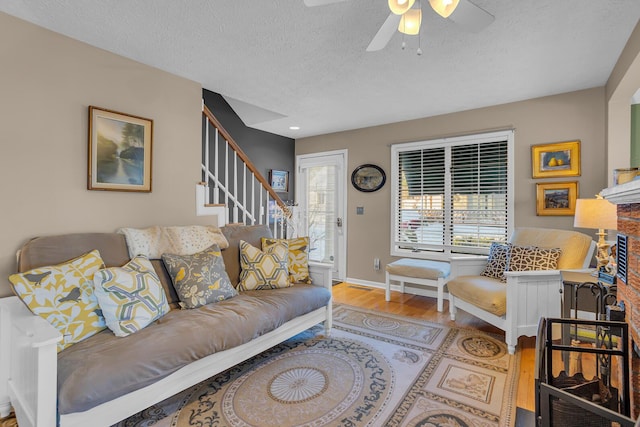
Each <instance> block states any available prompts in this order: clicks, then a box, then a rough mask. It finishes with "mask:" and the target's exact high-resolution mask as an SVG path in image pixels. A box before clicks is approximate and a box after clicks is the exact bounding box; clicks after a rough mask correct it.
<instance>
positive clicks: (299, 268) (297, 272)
mask: <svg viewBox="0 0 640 427" xmlns="http://www.w3.org/2000/svg"><path fill="white" fill-rule="evenodd" d="M280 242H286V243H287V245H288V246H289V280H290V281H291V283H306V284H310V283H311V277H309V238H308V237H297V238H294V239H272V238H268V237H263V238H262V250H266V249H268V248H270V247H272V246H273V245H276V244H278V243H280Z"/></svg>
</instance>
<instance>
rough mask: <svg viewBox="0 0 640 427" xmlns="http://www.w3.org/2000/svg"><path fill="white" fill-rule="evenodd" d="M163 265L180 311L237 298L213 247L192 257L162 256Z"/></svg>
mask: <svg viewBox="0 0 640 427" xmlns="http://www.w3.org/2000/svg"><path fill="white" fill-rule="evenodd" d="M162 262H163V263H164V265H165V267H166V268H167V271H168V272H169V275H170V276H171V280H172V281H173V287H174V288H175V290H176V293H177V294H178V297H179V298H180V306H181V307H182V308H196V307H200V306H202V305H205V304H210V303H213V302H218V301H223V300H225V299H227V298H232V297H234V296H236V295H238V291H236V290H235V288H234V287H233V286H232V285H231V281H230V280H229V275H228V274H227V271H226V270H225V266H224V261H223V260H222V252H221V251H220V248H219V247H218V245H216V244H213V245H212V246H210V247H209V248H207V249H205V250H204V251H202V252H198V253H197V254H193V255H173V254H162Z"/></svg>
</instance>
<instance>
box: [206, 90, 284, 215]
mask: <svg viewBox="0 0 640 427" xmlns="http://www.w3.org/2000/svg"><path fill="white" fill-rule="evenodd" d="M202 96H203V98H204V103H205V105H206V106H207V107H208V108H209V109H210V110H211V112H212V113H213V114H214V115H215V116H216V118H217V119H218V120H219V121H220V123H221V124H222V126H224V128H225V129H226V130H227V131H228V132H229V133H230V134H231V137H232V138H233V139H234V140H235V141H236V142H237V143H238V145H239V146H240V148H242V150H243V151H244V152H245V153H246V154H247V156H248V157H249V158H250V159H251V161H252V162H253V163H254V164H255V165H256V167H257V168H258V170H259V171H260V173H261V174H262V175H263V176H264V177H265V178H267V179H269V171H270V170H271V169H277V170H285V171H289V191H288V192H286V193H284V192H283V193H278V194H279V196H280V198H281V199H282V200H283V201H285V202H286V201H293V200H294V197H295V182H294V181H295V179H294V177H295V140H294V139H291V138H286V137H284V136H280V135H276V134H273V133H269V132H264V131H261V130H257V129H253V128H250V127H247V126H246V125H245V124H244V123H243V122H242V119H240V117H238V115H237V114H236V113H235V111H233V109H232V108H231V106H230V105H229V104H228V103H227V101H225V99H224V98H223V97H222V95H220V94H218V93H215V92H211V91H209V90H207V89H203V91H202ZM203 152H204V151H203ZM211 164H213V161H212V162H211Z"/></svg>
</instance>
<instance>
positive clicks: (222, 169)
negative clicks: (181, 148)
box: [201, 103, 291, 238]
mask: <svg viewBox="0 0 640 427" xmlns="http://www.w3.org/2000/svg"><path fill="white" fill-rule="evenodd" d="M202 115H203V128H204V129H203V159H202V178H203V179H202V183H201V184H202V185H205V186H206V191H205V194H206V196H205V197H206V200H205V206H224V207H225V208H226V209H225V214H226V216H227V218H226V221H225V223H243V224H248V225H255V224H268V225H269V227H270V228H271V230H272V232H273V235H274V236H276V237H279V238H284V237H286V234H287V233H286V230H287V222H288V220H289V219H290V218H291V209H290V208H289V207H288V206H287V205H286V204H285V203H284V202H283V201H282V199H281V198H280V197H279V196H278V194H277V193H276V192H275V191H274V190H273V188H272V187H271V185H270V184H269V182H268V181H267V180H266V179H265V178H264V177H263V176H262V174H261V173H260V172H259V171H258V169H257V168H256V166H255V165H254V164H253V162H252V161H251V160H250V159H249V157H247V155H246V154H245V152H244V151H243V150H242V149H241V148H240V146H239V145H238V144H237V143H236V141H235V140H234V139H233V138H232V137H231V135H230V134H229V132H227V131H226V130H225V128H224V127H223V126H222V124H221V123H220V122H219V121H218V119H217V118H216V117H215V116H214V115H213V114H212V113H211V111H210V110H209V109H208V108H207V106H206V105H204V103H203V105H202ZM238 163H240V164H238Z"/></svg>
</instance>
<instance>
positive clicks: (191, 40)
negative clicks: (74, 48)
mask: <svg viewBox="0 0 640 427" xmlns="http://www.w3.org/2000/svg"><path fill="white" fill-rule="evenodd" d="M422 1H423V3H424V4H423V10H424V17H423V25H422V31H421V35H420V37H419V39H420V44H421V48H422V51H423V54H422V55H421V56H418V55H417V54H416V49H417V47H418V37H406V42H407V48H406V49H405V50H402V49H401V47H400V46H401V43H402V35H401V34H396V35H395V36H394V38H393V39H392V40H391V42H390V43H389V45H388V46H387V47H386V48H385V49H383V50H381V51H378V52H365V49H366V47H367V45H368V44H369V42H370V41H371V39H372V37H373V36H374V35H375V34H376V32H377V30H378V28H379V27H380V25H381V24H382V23H383V22H384V20H385V19H386V17H387V16H388V13H389V12H388V7H387V2H386V1H385V0H349V1H345V2H341V3H335V4H331V5H326V6H320V7H314V8H308V7H306V6H305V5H304V3H303V1H302V0H128V1H123V0H76V1H73V0H0V10H1V11H4V12H6V13H8V14H10V15H14V16H17V17H19V18H22V19H24V20H27V21H30V22H33V23H35V24H37V25H40V26H42V27H45V28H48V29H50V30H53V31H56V32H58V33H62V34H65V35H67V36H69V37H72V38H74V39H78V40H81V41H84V42H86V43H89V44H91V45H94V46H97V47H100V48H103V49H106V50H108V51H111V52H115V53H117V54H119V55H122V56H125V57H128V58H132V59H135V60H137V61H140V62H142V63H145V64H149V65H151V66H154V67H157V68H160V69H162V70H166V71H168V72H171V73H174V74H177V75H180V76H183V77H186V78H189V79H191V80H194V81H197V82H199V83H201V84H202V86H203V87H204V88H206V89H209V90H211V91H214V92H218V93H220V94H222V95H224V96H225V97H228V98H230V100H231V101H232V105H233V102H235V105H236V106H238V110H239V113H240V115H241V116H242V115H243V112H242V110H243V107H245V108H246V111H247V117H246V119H247V122H248V124H250V125H251V127H255V128H256V129H261V130H265V131H268V132H272V133H276V134H280V135H285V136H289V137H292V138H298V137H303V136H311V135H318V134H324V133H330V132H336V131H342V130H347V129H355V128H361V127H367V126H372V125H378V124H384V123H392V122H398V121H403V120H409V119H415V118H420V117H428V116H434V115H438V114H443V113H448V112H454V111H461V110H468V109H472V108H478V107H484V106H489V105H497V104H502V103H506V102H512V101H518V100H523V99H530V98H535V97H539V96H545V95H552V94H557V93H563V92H569V91H574V90H579V89H586V88H591V87H596V86H602V85H604V84H605V83H606V80H607V78H608V76H609V74H610V73H611V70H612V69H613V66H614V65H615V61H616V60H617V58H618V56H619V55H620V52H621V51H622V49H623V47H624V45H625V43H626V41H627V39H628V38H629V35H630V34H631V31H632V30H633V28H634V27H635V25H636V24H637V22H638V19H639V18H640V0H606V1H603V0H472V1H473V2H474V3H475V4H477V5H478V6H480V7H482V8H483V9H485V10H487V11H488V12H490V13H491V14H493V15H494V16H495V21H494V22H493V23H492V24H491V25H490V26H489V27H487V28H486V29H484V30H483V31H482V32H480V33H477V34H474V33H469V32H465V31H464V30H463V29H462V28H460V27H459V26H457V25H456V24H454V23H453V22H451V21H449V20H445V19H443V18H441V17H440V16H438V15H436V14H435V13H434V12H433V11H432V10H431V9H430V8H429V6H428V2H427V1H426V0H422ZM247 104H248V105H247ZM252 106H253V107H252ZM261 109H264V110H267V111H263V112H262V113H264V114H260V112H261ZM262 120H265V121H262ZM256 121H257V122H256ZM293 125H296V126H300V128H301V129H300V130H297V131H292V130H289V126H293Z"/></svg>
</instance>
